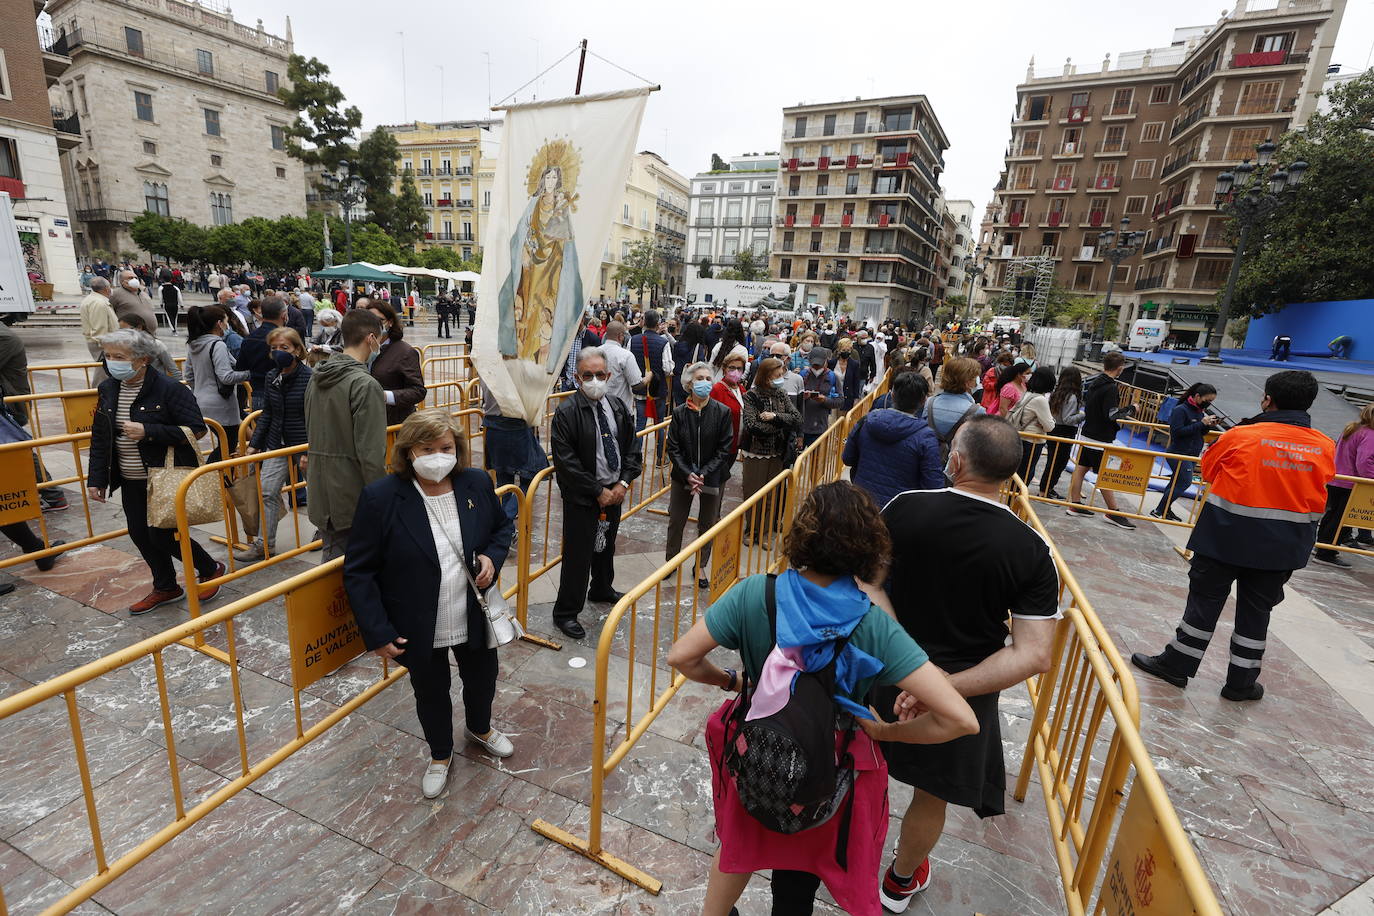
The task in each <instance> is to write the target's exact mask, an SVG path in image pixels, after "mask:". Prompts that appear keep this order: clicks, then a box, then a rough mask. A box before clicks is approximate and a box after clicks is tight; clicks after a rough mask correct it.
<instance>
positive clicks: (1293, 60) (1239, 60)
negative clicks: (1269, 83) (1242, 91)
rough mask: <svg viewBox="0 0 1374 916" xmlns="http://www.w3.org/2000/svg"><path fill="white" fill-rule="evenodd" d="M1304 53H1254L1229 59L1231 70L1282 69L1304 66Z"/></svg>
mask: <svg viewBox="0 0 1374 916" xmlns="http://www.w3.org/2000/svg"><path fill="white" fill-rule="evenodd" d="M1308 56H1309V55H1308V52H1306V51H1255V52H1254V53H1251V54H1236V55H1234V56H1232V58H1231V65H1230V67H1231V69H1232V70H1244V69H1248V68H1250V67H1283V66H1288V65H1292V64H1305V63H1307V60H1308Z"/></svg>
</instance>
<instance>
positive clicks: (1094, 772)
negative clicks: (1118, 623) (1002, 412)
mask: <svg viewBox="0 0 1374 916" xmlns="http://www.w3.org/2000/svg"><path fill="white" fill-rule="evenodd" d="M1013 484H1014V487H1015V490H1014V492H1013V495H1012V498H1011V504H1012V507H1013V508H1014V509H1015V510H1016V512H1017V514H1018V515H1019V516H1020V517H1021V518H1022V519H1023V520H1024V521H1025V522H1026V523H1027V524H1029V525H1030V526H1031V527H1032V528H1034V529H1035V530H1036V531H1038V532H1039V533H1040V535H1041V537H1043V538H1044V539H1045V540H1046V542H1047V543H1049V544H1050V549H1051V552H1052V553H1053V555H1054V561H1055V565H1056V567H1057V568H1058V571H1059V582H1060V604H1061V606H1062V607H1063V613H1064V619H1063V620H1062V621H1060V623H1059V626H1058V628H1057V630H1056V632H1055V640H1054V650H1053V660H1052V662H1051V665H1050V668H1049V670H1048V671H1046V672H1045V673H1044V674H1042V675H1040V676H1039V677H1036V678H1031V679H1030V680H1029V681H1027V682H1026V688H1027V691H1028V692H1029V693H1030V697H1031V702H1032V703H1033V704H1034V707H1035V711H1034V714H1033V716H1032V718H1031V732H1030V740H1029V741H1028V743H1027V745H1026V752H1025V756H1024V757H1023V758H1022V761H1021V770H1020V773H1019V775H1018V777H1017V781H1016V787H1015V789H1014V791H1013V793H1012V794H1013V797H1015V798H1016V800H1017V801H1025V798H1026V792H1027V790H1028V788H1029V785H1030V777H1031V771H1032V769H1034V770H1035V771H1036V772H1037V774H1038V776H1039V779H1040V787H1041V789H1042V790H1043V791H1044V795H1045V808H1046V811H1047V812H1048V816H1049V821H1050V830H1051V836H1050V839H1051V841H1052V842H1053V844H1054V851H1055V859H1056V862H1057V863H1058V866H1059V875H1060V879H1061V881H1062V883H1063V885H1064V903H1065V906H1066V907H1067V909H1068V912H1069V914H1070V916H1082V914H1084V913H1086V912H1087V911H1088V909H1089V906H1090V904H1091V901H1092V897H1093V894H1094V891H1095V890H1096V891H1097V894H1098V906H1099V908H1100V907H1102V906H1103V904H1104V902H1106V901H1111V902H1112V903H1114V904H1116V905H1111V906H1109V907H1108V909H1109V911H1110V912H1115V913H1121V912H1131V911H1133V909H1134V906H1133V905H1132V904H1131V903H1130V900H1131V899H1132V898H1131V897H1130V894H1131V890H1132V889H1133V888H1136V887H1138V884H1137V881H1138V880H1139V878H1140V876H1139V875H1138V873H1137V865H1138V861H1139V859H1140V858H1143V857H1144V856H1146V855H1148V856H1149V857H1150V858H1151V865H1150V868H1149V873H1148V874H1146V875H1145V876H1144V881H1145V887H1146V888H1147V890H1148V891H1149V892H1150V893H1151V894H1152V895H1153V896H1155V897H1157V898H1160V899H1157V900H1156V904H1162V905H1159V906H1158V908H1156V909H1152V912H1160V913H1182V912H1193V913H1196V914H1197V916H1221V908H1220V906H1219V905H1218V903H1217V899H1216V895H1215V894H1214V893H1213V891H1212V888H1211V885H1210V884H1209V883H1208V881H1207V875H1206V873H1205V872H1204V871H1203V869H1202V865H1201V863H1199V861H1198V858H1197V854H1196V852H1195V851H1194V849H1193V846H1192V843H1191V842H1190V841H1189V839H1188V835H1187V834H1186V833H1185V832H1184V830H1183V826H1182V824H1180V823H1179V819H1178V815H1177V813H1176V812H1175V811H1174V806H1173V803H1172V802H1170V801H1169V797H1168V794H1167V793H1166V791H1165V788H1164V784H1163V782H1162V781H1161V780H1160V778H1159V774H1158V773H1157V772H1156V771H1155V768H1154V763H1153V762H1152V761H1151V759H1150V754H1149V751H1148V750H1147V749H1146V747H1145V743H1144V741H1143V740H1142V739H1141V736H1140V728H1139V726H1140V700H1139V697H1138V695H1137V692H1136V686H1135V679H1134V678H1133V677H1132V675H1131V673H1130V670H1129V668H1127V666H1126V663H1125V661H1124V660H1123V659H1122V658H1121V655H1120V653H1119V652H1117V649H1116V646H1115V645H1114V644H1113V643H1112V640H1111V637H1110V635H1109V634H1108V633H1107V631H1106V629H1105V627H1103V626H1102V622H1101V621H1100V620H1099V619H1098V617H1097V614H1096V613H1094V611H1093V609H1092V605H1091V604H1089V603H1088V600H1087V598H1086V597H1084V595H1083V591H1082V589H1081V588H1080V587H1079V585H1078V581H1077V580H1076V579H1075V578H1074V575H1073V572H1072V571H1071V570H1070V569H1069V567H1068V564H1067V563H1065V562H1064V558H1063V556H1062V555H1061V554H1060V553H1059V551H1058V549H1057V548H1055V547H1054V541H1053V540H1052V539H1051V538H1050V536H1049V533H1048V532H1047V531H1046V530H1045V528H1044V526H1043V525H1042V524H1041V523H1040V519H1039V518H1037V517H1036V515H1035V511H1034V509H1033V508H1032V505H1031V501H1030V499H1029V497H1028V494H1027V492H1026V488H1025V485H1024V484H1022V483H1021V482H1020V480H1019V479H1017V480H1014V481H1013ZM1132 771H1134V779H1133V780H1132V781H1131V787H1130V789H1129V792H1128V790H1127V781H1128V779H1129V778H1130V777H1131V774H1132ZM1090 786H1091V787H1092V794H1091V796H1090V795H1089V787H1090ZM1123 800H1126V801H1127V804H1126V812H1125V814H1124V815H1123V816H1122V818H1121V822H1120V827H1119V829H1118V819H1117V811H1118V809H1119V808H1120V806H1121V803H1122V801H1123ZM1114 831H1115V834H1116V839H1115V844H1114V848H1113V849H1112V851H1111V853H1110V857H1109V853H1108V843H1109V841H1111V840H1112V836H1113V832H1114ZM1104 859H1108V860H1109V861H1108V866H1107V869H1106V871H1105V873H1104V872H1103V861H1104ZM1099 879H1100V880H1099ZM1184 904H1186V905H1187V906H1189V907H1191V910H1190V909H1186V908H1185V906H1184ZM1099 911H1100V910H1099Z"/></svg>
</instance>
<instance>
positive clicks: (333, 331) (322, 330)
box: [310, 308, 343, 356]
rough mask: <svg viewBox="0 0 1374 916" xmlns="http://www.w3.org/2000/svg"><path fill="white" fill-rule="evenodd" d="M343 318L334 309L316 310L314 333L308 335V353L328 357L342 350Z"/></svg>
mask: <svg viewBox="0 0 1374 916" xmlns="http://www.w3.org/2000/svg"><path fill="white" fill-rule="evenodd" d="M342 322H343V316H342V315H340V314H339V313H338V311H337V310H335V309H329V308H325V309H316V310H315V323H316V324H317V325H318V327H316V328H315V333H314V334H312V335H310V352H311V353H323V354H324V355H326V356H328V355H330V354H333V353H339V352H341V351H342V350H343V328H342Z"/></svg>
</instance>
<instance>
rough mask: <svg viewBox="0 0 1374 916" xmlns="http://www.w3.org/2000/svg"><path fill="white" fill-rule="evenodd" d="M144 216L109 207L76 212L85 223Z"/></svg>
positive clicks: (130, 220)
mask: <svg viewBox="0 0 1374 916" xmlns="http://www.w3.org/2000/svg"><path fill="white" fill-rule="evenodd" d="M0 190H4V189H3V188H0ZM142 215H143V211H141V210H115V209H111V208H109V207H97V208H96V209H93V210H77V211H76V218H77V219H78V220H80V221H81V222H83V223H132V222H133V221H134V220H136V219H138V218H139V217H140V216H142Z"/></svg>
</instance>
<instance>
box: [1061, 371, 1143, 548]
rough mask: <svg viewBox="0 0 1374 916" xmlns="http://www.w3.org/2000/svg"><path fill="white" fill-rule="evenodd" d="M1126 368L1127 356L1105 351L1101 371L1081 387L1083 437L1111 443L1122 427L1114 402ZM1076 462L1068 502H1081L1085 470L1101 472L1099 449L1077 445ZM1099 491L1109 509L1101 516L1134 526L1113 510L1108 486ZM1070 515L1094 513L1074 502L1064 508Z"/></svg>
mask: <svg viewBox="0 0 1374 916" xmlns="http://www.w3.org/2000/svg"><path fill="white" fill-rule="evenodd" d="M1125 368H1126V357H1124V356H1122V355H1121V354H1120V353H1115V352H1113V353H1108V354H1106V355H1105V356H1103V357H1102V373H1101V374H1100V375H1095V376H1093V377H1092V378H1091V379H1089V380H1088V384H1087V385H1085V386H1084V389H1083V413H1084V418H1083V433H1082V435H1081V436H1080V438H1081V439H1083V440H1084V441H1092V442H1102V443H1105V444H1110V443H1113V442H1115V441H1116V433H1117V430H1119V429H1121V424H1120V423H1119V422H1117V413H1118V409H1117V402H1118V395H1119V393H1120V392H1119V391H1118V389H1117V384H1116V380H1117V377H1118V376H1120V375H1121V372H1122V370H1123V369H1125ZM1076 461H1077V463H1076V464H1075V465H1074V469H1073V478H1072V479H1071V480H1070V481H1069V502H1072V503H1075V504H1076V503H1080V502H1082V493H1083V479H1084V478H1085V477H1087V475H1088V472H1089V471H1092V472H1093V473H1094V474H1096V473H1100V472H1101V468H1102V449H1100V448H1088V447H1087V446H1079V448H1078V458H1077V459H1076ZM1098 492H1100V493H1101V494H1102V501H1103V502H1104V503H1106V504H1107V508H1108V509H1110V510H1112V511H1111V512H1108V513H1107V514H1106V515H1104V516H1103V518H1105V519H1106V520H1107V521H1109V522H1111V523H1112V524H1113V525H1115V526H1116V527H1118V528H1125V529H1127V530H1128V531H1129V530H1133V529H1134V528H1135V523H1134V522H1132V521H1131V520H1130V519H1129V518H1127V517H1126V516H1124V515H1120V514H1118V513H1117V511H1116V497H1115V496H1114V495H1112V491H1111V490H1099V491H1098ZM1067 512H1068V514H1069V515H1073V516H1079V517H1082V518H1092V517H1093V515H1094V514H1095V513H1094V512H1093V511H1092V510H1091V509H1084V508H1082V507H1081V506H1079V505H1074V506H1072V507H1070V508H1069V509H1068V510H1067Z"/></svg>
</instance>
